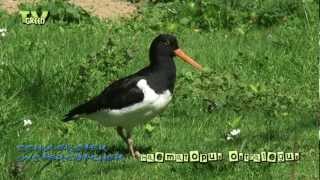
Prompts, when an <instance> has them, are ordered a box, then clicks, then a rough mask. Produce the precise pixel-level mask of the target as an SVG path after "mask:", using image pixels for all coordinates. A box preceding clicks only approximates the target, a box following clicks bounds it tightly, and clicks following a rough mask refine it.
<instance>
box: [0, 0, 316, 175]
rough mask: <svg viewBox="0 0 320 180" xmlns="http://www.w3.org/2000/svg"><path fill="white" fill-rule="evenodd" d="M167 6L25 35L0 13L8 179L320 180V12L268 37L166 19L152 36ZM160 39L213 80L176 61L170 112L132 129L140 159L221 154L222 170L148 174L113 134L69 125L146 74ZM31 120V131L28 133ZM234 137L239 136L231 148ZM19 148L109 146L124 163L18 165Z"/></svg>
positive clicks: (82, 123)
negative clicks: (294, 156) (169, 38)
mask: <svg viewBox="0 0 320 180" xmlns="http://www.w3.org/2000/svg"><path fill="white" fill-rule="evenodd" d="M312 3H313V4H311V5H316V2H312ZM158 6H160V7H158ZM163 6H166V4H160V5H150V4H149V5H145V7H144V8H143V9H144V10H142V11H141V12H140V13H139V14H138V15H137V17H135V18H133V19H118V20H113V21H102V20H99V19H97V18H95V17H87V16H86V15H85V14H84V15H83V14H79V15H78V16H77V14H76V13H77V11H79V10H78V9H75V15H74V14H72V13H71V15H70V14H69V15H70V17H76V18H75V19H73V18H65V19H58V18H59V14H57V16H49V18H48V22H47V23H46V24H45V25H26V24H23V23H21V19H20V17H19V16H18V14H14V15H8V14H7V13H5V12H4V11H0V28H6V29H7V32H6V34H5V36H3V37H2V36H1V37H0V77H1V81H0V99H1V101H0V135H1V144H2V145H1V146H0V153H1V154H2V156H1V157H0V169H1V171H0V179H8V178H18V179H19V178H20V179H88V178H90V179H129V178H130V179H149V178H151V179H174V178H175V179H318V178H319V137H318V134H319V124H320V122H319V118H320V114H319V113H320V112H319V99H318V98H319V97H318V79H319V74H318V72H319V70H318V68H319V66H318V65H317V60H316V59H317V53H318V52H319V50H318V31H317V20H318V19H315V20H313V21H312V19H311V17H313V15H314V14H317V12H316V11H311V13H314V14H313V15H309V16H307V17H309V19H308V18H303V17H304V16H302V17H300V16H297V17H295V16H294V15H293V16H290V17H289V18H288V19H286V20H284V21H281V22H279V23H276V24H275V25H272V26H268V27H261V26H257V27H256V26H254V27H250V28H248V27H247V26H245V27H244V26H237V27H235V28H231V29H228V28H219V29H213V30H207V29H201V28H198V27H192V28H188V25H183V24H184V23H183V22H182V25H181V24H173V25H174V26H171V25H172V23H171V20H170V19H165V18H164V19H162V20H166V21H168V24H169V26H168V24H164V23H160V24H155V23H154V19H157V18H159V19H160V17H162V15H163V12H162V11H161V8H162V7H163ZM22 7H23V6H22ZM68 7H69V6H68ZM317 10H318V9H317ZM49 12H50V10H49ZM80 12H82V11H80ZM153 12H155V13H153ZM65 17H69V16H65ZM50 18H51V19H50ZM53 18H57V19H53ZM170 23H171V24H170ZM176 26H177V27H178V28H177V27H176ZM163 32H165V33H172V34H174V35H176V36H177V38H178V40H179V44H180V47H181V48H182V49H183V50H184V51H185V52H187V53H188V54H189V55H190V56H192V57H194V58H195V59H196V60H197V61H198V62H199V63H201V64H202V65H203V66H204V67H205V70H204V71H202V72H199V71H196V70H195V69H193V68H192V67H191V66H189V65H187V64H185V63H182V61H180V60H178V59H176V60H175V61H176V65H177V82H176V88H175V92H174V93H175V94H174V98H173V101H172V102H171V103H170V105H169V106H168V107H167V109H166V110H165V111H164V112H163V113H162V114H160V115H159V116H157V117H156V118H155V119H153V120H152V121H151V122H150V123H148V124H147V125H145V126H143V127H137V128H135V129H134V131H133V135H134V140H135V143H136V145H137V147H138V149H139V150H140V151H141V152H142V153H144V154H148V153H155V152H168V153H170V152H173V153H188V152H189V151H194V150H198V151H199V152H200V153H208V152H222V153H223V157H224V159H223V160H222V161H212V162H207V163H199V162H188V163H176V162H165V163H147V162H140V161H138V160H135V159H133V158H132V157H130V156H129V154H128V153H127V151H126V146H125V144H124V143H123V142H122V140H121V138H120V137H119V136H118V135H117V133H116V131H115V129H114V128H106V127H103V126H102V125H100V124H97V123H96V122H93V121H89V120H86V119H81V120H79V121H75V122H70V123H63V122H62V121H61V119H62V118H63V116H64V114H66V113H67V112H68V111H69V110H70V109H71V108H72V107H74V106H76V105H78V104H79V103H82V102H84V101H85V100H87V99H89V98H90V97H93V96H95V95H97V94H98V93H99V92H101V91H102V90H103V88H104V87H105V86H107V85H108V84H110V82H112V81H113V80H116V79H118V78H120V77H124V76H126V75H129V74H131V73H134V72H136V71H137V70H139V69H140V68H142V67H144V66H145V65H147V64H148V63H149V60H148V57H149V56H148V48H149V45H150V43H151V41H152V40H153V38H154V37H155V36H157V35H158V34H160V33H163ZM24 120H31V122H32V124H31V125H26V126H24ZM235 129H240V134H238V135H237V136H232V137H231V139H229V138H227V137H228V136H229V134H230V131H232V130H235ZM22 144H25V145H26V144H29V145H44V146H46V145H50V144H52V145H58V144H70V145H78V144H97V145H98V144H103V145H106V147H107V148H108V151H107V152H106V153H111V154H114V153H120V154H123V155H124V158H123V159H121V160H114V161H104V162H97V161H94V160H87V161H85V160H83V161H59V160H53V161H48V160H39V161H31V160H29V161H18V160H17V159H18V157H19V156H21V155H22V154H23V153H22V152H20V151H19V150H18V148H17V145H22ZM234 150H236V151H239V152H244V153H260V152H263V151H266V152H299V153H300V159H299V160H297V161H288V162H281V163H269V162H260V163H257V162H229V161H228V152H229V151H234ZM32 153H33V154H36V153H37V152H29V153H27V154H29V155H30V154H32ZM94 153H95V154H99V153H100V154H101V152H94ZM102 153H103V152H102Z"/></svg>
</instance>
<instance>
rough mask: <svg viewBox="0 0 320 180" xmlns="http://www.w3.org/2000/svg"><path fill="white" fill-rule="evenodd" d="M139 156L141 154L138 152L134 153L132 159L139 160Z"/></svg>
mask: <svg viewBox="0 0 320 180" xmlns="http://www.w3.org/2000/svg"><path fill="white" fill-rule="evenodd" d="M140 156H141V154H140V153H139V151H135V152H134V158H136V159H138V160H139V159H140Z"/></svg>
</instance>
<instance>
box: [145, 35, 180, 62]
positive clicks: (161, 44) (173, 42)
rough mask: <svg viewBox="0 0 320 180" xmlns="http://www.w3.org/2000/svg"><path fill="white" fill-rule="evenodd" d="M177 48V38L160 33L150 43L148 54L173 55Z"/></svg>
mask: <svg viewBox="0 0 320 180" xmlns="http://www.w3.org/2000/svg"><path fill="white" fill-rule="evenodd" d="M177 49H179V46H178V40H177V38H176V37H175V36H173V35H169V34H160V35H159V36H157V37H156V38H155V39H154V40H153V41H152V43H151V46H150V56H162V57H173V56H174V55H175V53H174V51H175V50H177Z"/></svg>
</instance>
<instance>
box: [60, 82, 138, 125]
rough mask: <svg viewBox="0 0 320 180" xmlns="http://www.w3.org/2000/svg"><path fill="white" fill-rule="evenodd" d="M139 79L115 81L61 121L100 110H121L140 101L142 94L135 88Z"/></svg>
mask: <svg viewBox="0 0 320 180" xmlns="http://www.w3.org/2000/svg"><path fill="white" fill-rule="evenodd" d="M140 79H141V77H135V78H133V77H127V78H124V79H120V80H118V81H115V82H114V83H112V84H111V85H110V86H108V87H107V88H106V89H104V91H103V92H102V93H101V94H100V95H98V96H96V97H94V98H92V99H91V100H89V101H88V102H86V103H84V104H81V105H79V106H77V107H75V108H74V109H72V110H71V111H70V112H69V113H68V114H66V115H65V118H64V119H63V121H65V122H66V121H70V120H72V119H73V118H74V117H76V116H77V115H81V114H90V113H94V112H97V111H99V110H102V109H121V108H123V107H126V106H130V105H133V104H135V103H138V102H140V101H142V100H143V98H144V95H143V92H142V90H141V89H139V88H138V87H137V82H138V81H139V80H140Z"/></svg>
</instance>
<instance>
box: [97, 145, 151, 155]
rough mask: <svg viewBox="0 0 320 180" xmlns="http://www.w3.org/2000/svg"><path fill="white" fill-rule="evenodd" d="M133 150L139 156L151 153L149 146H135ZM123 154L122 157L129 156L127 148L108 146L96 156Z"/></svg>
mask: <svg viewBox="0 0 320 180" xmlns="http://www.w3.org/2000/svg"><path fill="white" fill-rule="evenodd" d="M135 150H137V151H139V152H140V154H147V153H149V152H151V146H135ZM116 153H119V154H123V155H124V156H131V155H130V153H129V150H128V147H126V146H121V145H112V146H108V147H107V148H106V149H104V150H101V151H98V152H97V154H98V155H102V154H116Z"/></svg>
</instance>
